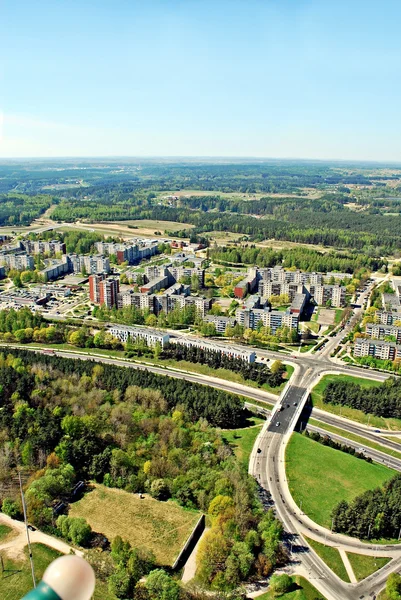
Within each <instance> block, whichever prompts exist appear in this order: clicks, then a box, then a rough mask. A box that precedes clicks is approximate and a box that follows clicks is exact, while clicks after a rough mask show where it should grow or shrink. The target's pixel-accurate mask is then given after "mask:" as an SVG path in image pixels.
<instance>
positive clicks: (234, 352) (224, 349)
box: [170, 337, 256, 363]
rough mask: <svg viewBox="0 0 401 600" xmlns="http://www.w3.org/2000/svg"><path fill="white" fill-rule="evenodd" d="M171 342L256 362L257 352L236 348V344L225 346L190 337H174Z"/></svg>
mask: <svg viewBox="0 0 401 600" xmlns="http://www.w3.org/2000/svg"><path fill="white" fill-rule="evenodd" d="M170 344H180V345H181V346H186V347H187V348H191V347H195V348H201V349H202V350H209V351H211V352H220V353H221V354H224V355H225V356H229V357H230V358H240V359H241V360H244V361H246V362H249V363H252V362H255V359H256V354H255V352H252V351H248V350H243V349H241V348H236V347H235V346H227V345H224V346H223V345H220V344H215V343H213V342H211V341H209V340H203V339H196V338H188V337H174V338H172V339H171V340H170Z"/></svg>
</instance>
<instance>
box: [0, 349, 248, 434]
mask: <svg viewBox="0 0 401 600" xmlns="http://www.w3.org/2000/svg"><path fill="white" fill-rule="evenodd" d="M7 352H8V353H10V355H13V356H15V357H17V358H21V359H22V360H23V362H24V364H28V365H32V364H42V365H46V366H48V367H54V368H55V369H57V370H59V371H61V372H64V373H65V374H72V373H76V374H77V375H84V374H86V373H89V372H91V371H92V369H93V368H94V367H95V366H96V365H97V363H96V361H92V360H89V361H87V360H73V359H66V358H62V357H58V356H49V355H44V354H37V353H34V352H30V351H29V350H16V349H10V350H8V351H7ZM102 368H103V371H102V378H101V384H102V387H103V388H104V389H106V390H109V391H112V390H114V389H115V388H116V387H118V389H119V390H120V391H121V393H124V392H125V390H126V389H127V387H129V386H132V385H136V386H139V387H144V388H145V387H146V388H151V389H153V390H160V391H162V392H163V396H164V398H165V400H166V401H167V403H168V406H169V407H173V406H175V404H176V402H177V398H179V399H180V405H182V406H184V407H185V410H186V413H187V415H188V418H190V419H192V420H197V419H200V418H204V419H206V420H207V421H208V422H209V423H210V424H212V425H214V426H217V427H238V426H240V425H241V423H242V422H243V418H244V414H243V400H242V399H241V398H240V397H239V396H236V395H234V394H230V393H228V392H223V391H222V390H217V389H215V388H210V387H207V386H205V385H201V384H198V383H192V382H187V381H185V380H184V379H174V378H172V377H168V376H164V375H156V374H155V373H150V372H149V371H147V370H146V369H143V370H142V369H129V368H125V367H117V366H115V365H108V364H104V365H103V366H102Z"/></svg>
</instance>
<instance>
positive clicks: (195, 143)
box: [0, 0, 401, 162]
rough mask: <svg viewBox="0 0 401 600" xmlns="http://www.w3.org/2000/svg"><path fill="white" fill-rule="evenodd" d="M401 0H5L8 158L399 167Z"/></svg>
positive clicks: (3, 130)
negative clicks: (299, 161)
mask: <svg viewBox="0 0 401 600" xmlns="http://www.w3.org/2000/svg"><path fill="white" fill-rule="evenodd" d="M400 23H401V2H400V0H381V1H380V2H377V0H375V1H371V0H347V1H344V0H335V1H333V0H141V1H137V0H108V1H105V0H96V1H95V0H67V1H65V0H51V1H48V0H38V1H36V2H33V1H32V0H0V157H3V158H9V157H59V156H60V157H64V156H180V157H183V156H205V157H207V156H209V157H213V156H225V157H230V156H237V157H238V156H240V157H266V158H315V159H352V160H379V161H400V162H401V36H400V32H399V24H400Z"/></svg>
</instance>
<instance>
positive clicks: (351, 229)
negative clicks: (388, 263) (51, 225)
mask: <svg viewBox="0 0 401 600" xmlns="http://www.w3.org/2000/svg"><path fill="white" fill-rule="evenodd" d="M389 183H391V187H390V186H389V185H388V184H389ZM174 190H176V191H182V190H188V191H189V194H188V197H186V196H180V197H179V198H177V197H175V196H174V193H173V191H174ZM191 190H194V191H195V190H196V191H198V192H199V191H200V192H202V191H208V192H212V193H213V194H212V195H210V194H209V195H200V196H199V195H198V196H196V195H194V194H191ZM0 192H3V196H2V198H3V206H2V207H1V206H0V208H2V209H3V212H1V211H0V224H1V223H3V224H26V223H29V222H30V221H31V220H32V219H33V218H35V216H37V215H38V214H40V213H41V212H43V210H45V208H47V206H50V204H52V203H56V204H57V205H56V207H55V210H54V213H53V217H54V219H56V220H57V221H69V222H72V221H75V220H77V219H85V220H88V221H98V220H101V221H114V220H127V219H160V220H166V221H171V222H172V223H173V222H180V223H189V224H191V225H194V229H192V230H188V231H185V230H181V231H174V225H172V232H173V233H174V235H175V236H177V237H178V236H181V237H189V236H192V238H195V239H196V238H197V237H199V236H200V237H203V236H204V235H205V234H206V233H209V232H211V231H230V232H233V233H238V234H239V235H242V236H248V238H249V239H251V240H254V241H261V240H265V239H276V240H288V241H292V242H302V243H313V244H323V245H325V246H333V247H336V248H341V249H343V248H349V249H357V250H359V251H362V252H363V253H365V254H368V255H369V256H381V255H384V254H389V253H393V252H394V251H396V250H398V249H399V247H400V242H401V234H400V233H399V232H400V227H399V217H400V202H399V200H398V199H399V198H401V171H400V170H399V169H394V170H393V172H391V173H390V172H389V171H388V170H385V169H384V168H383V167H381V168H380V167H379V166H378V165H376V166H375V165H369V166H367V165H362V164H360V165H352V164H348V165H346V164H336V165H330V164H328V163H313V162H308V161H304V162H302V161H299V162H291V161H260V162H258V163H257V164H252V163H250V162H246V161H244V162H243V163H242V164H241V163H240V162H236V161H234V160H233V161H232V163H231V164H228V163H227V164H223V163H221V162H218V161H216V164H207V163H202V162H200V161H199V162H198V163H196V162H195V161H192V162H189V161H188V162H187V163H176V164H174V163H168V162H166V161H165V162H159V163H156V162H152V161H141V162H140V163H138V162H135V161H129V160H127V161H123V162H122V164H120V163H119V164H118V168H116V163H113V161H109V162H108V161H98V162H96V161H90V160H88V161H75V162H74V161H65V162H64V163H61V164H58V163H54V162H46V161H42V162H38V163H30V164H24V165H23V166H22V165H18V164H10V163H9V164H5V163H3V164H0ZM163 192H167V194H165V195H162V193H163ZM311 192H313V195H311ZM276 193H279V194H280V195H276V196H272V195H271V196H269V195H268V194H276ZM7 194H8V195H7ZM21 194H25V195H21ZM28 194H32V196H29V195H28ZM34 194H40V195H36V196H34ZM169 194H172V196H169ZM252 195H255V196H256V197H252Z"/></svg>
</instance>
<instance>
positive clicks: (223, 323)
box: [204, 315, 235, 333]
mask: <svg viewBox="0 0 401 600" xmlns="http://www.w3.org/2000/svg"><path fill="white" fill-rule="evenodd" d="M204 320H205V322H206V323H213V325H214V326H215V327H216V331H217V332H218V333H224V332H225V330H226V327H227V326H230V327H233V326H234V325H235V319H232V318H231V317H221V316H218V315H206V317H205V319H204Z"/></svg>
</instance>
